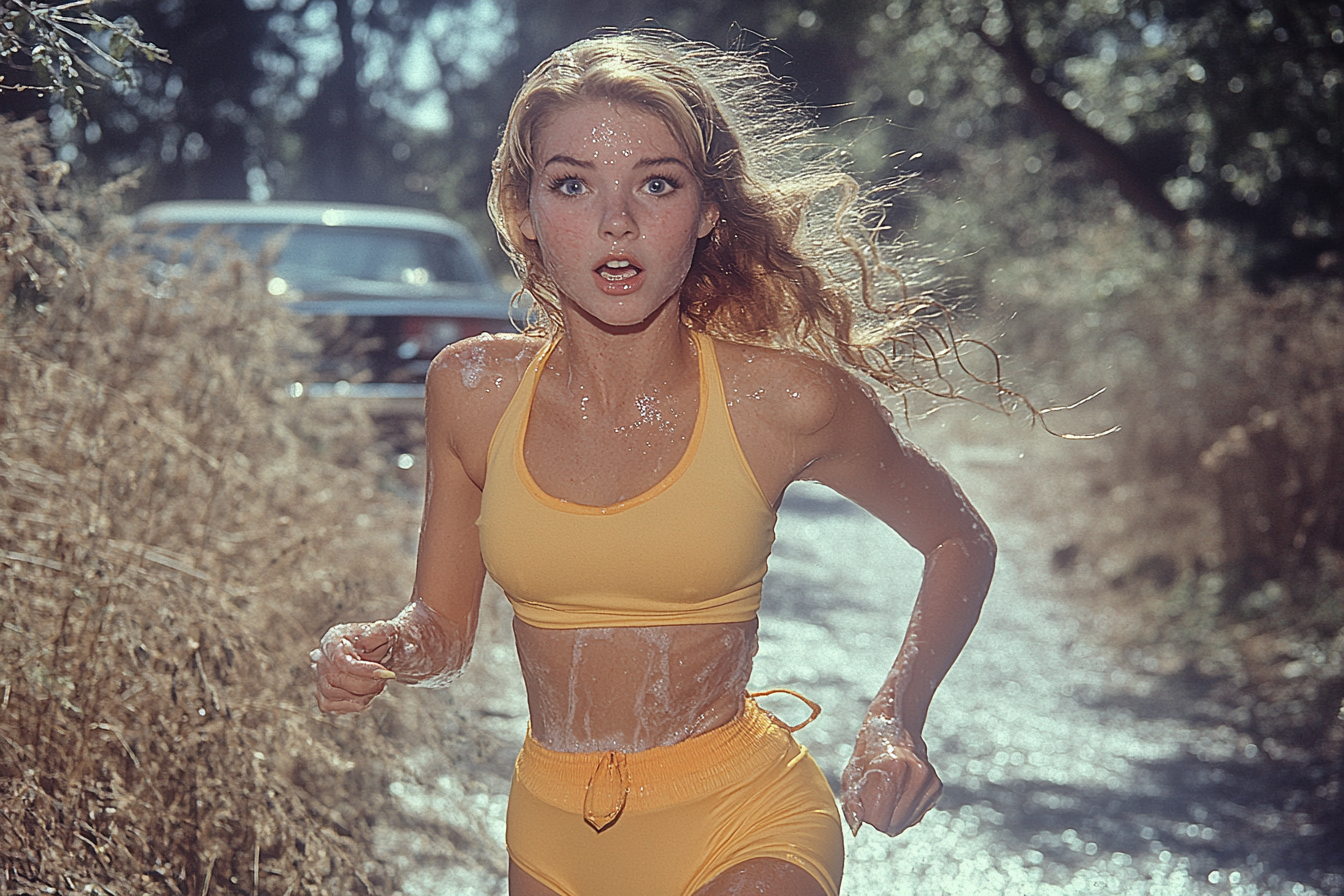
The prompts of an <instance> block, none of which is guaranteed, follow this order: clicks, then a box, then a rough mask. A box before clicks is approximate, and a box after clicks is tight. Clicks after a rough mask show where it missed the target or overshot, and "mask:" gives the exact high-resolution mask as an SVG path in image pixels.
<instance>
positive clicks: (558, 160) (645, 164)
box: [541, 155, 691, 171]
mask: <svg viewBox="0 0 1344 896" xmlns="http://www.w3.org/2000/svg"><path fill="white" fill-rule="evenodd" d="M557 164H559V165H572V166H574V167H575V168H584V169H591V168H596V167H597V165H596V164H595V163H593V162H590V161H582V160H580V159H576V158H574V157H573V156H567V155H554V156H551V157H550V158H549V159H547V160H546V164H544V165H542V166H541V167H542V168H549V167H551V166H552V165H557ZM635 165H636V167H638V168H658V167H660V166H662V165H680V166H681V167H682V168H685V169H686V170H687V171H690V170H691V166H690V165H688V164H686V162H685V161H683V160H682V159H679V158H677V157H676V156H659V157H658V158H656V159H640V160H639V161H638V162H636V163H635Z"/></svg>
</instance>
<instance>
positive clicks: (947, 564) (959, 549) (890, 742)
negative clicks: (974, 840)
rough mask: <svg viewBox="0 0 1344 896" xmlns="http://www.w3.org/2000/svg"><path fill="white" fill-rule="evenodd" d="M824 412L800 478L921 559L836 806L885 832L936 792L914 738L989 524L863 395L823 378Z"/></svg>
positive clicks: (963, 615) (950, 649)
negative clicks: (901, 630) (873, 521)
mask: <svg viewBox="0 0 1344 896" xmlns="http://www.w3.org/2000/svg"><path fill="white" fill-rule="evenodd" d="M832 376H833V389H834V392H833V394H834V399H835V404H834V409H833V410H834V412H833V414H832V415H831V416H830V418H829V419H828V421H827V422H826V423H825V424H824V425H823V426H822V427H821V428H820V429H818V430H817V431H816V433H815V434H814V435H813V436H811V437H809V439H808V442H809V449H810V450H809V456H811V457H812V458H813V459H812V460H811V461H810V462H809V463H808V465H807V467H806V469H805V470H804V471H803V472H802V474H801V476H800V477H799V478H806V479H813V480H816V481H818V482H821V483H823V484H825V485H828V486H830V487H831V488H833V489H835V490H836V491H837V492H839V493H840V494H842V495H845V496H846V497H848V498H850V499H851V500H853V501H854V502H855V503H857V504H859V505H860V506H862V507H864V508H865V509H866V510H868V511H869V512H871V513H872V514H874V515H875V516H877V517H878V518H879V519H881V520H882V521H883V522H885V523H887V524H888V525H889V526H891V527H892V528H893V529H894V530H895V531H896V532H897V533H899V534H900V535H901V536H902V537H903V538H904V539H905V540H906V541H908V542H909V543H910V544H911V545H913V546H914V547H915V548H916V549H918V550H919V551H920V552H921V553H922V554H923V555H924V575H923V580H922V583H921V585H920V589H919V594H918V596H917V598H916V601H915V608H914V611H913V613H912V615H911V618H910V621H909V624H908V626H907V628H906V631H905V637H904V640H903V642H902V644H901V648H900V651H899V653H898V654H897V656H896V660H895V663H894V664H893V665H892V668H891V671H890V673H889V674H888V675H887V678H886V680H885V681H884V682H883V685H882V687H881V689H880V690H879V691H878V693H877V695H876V696H875V697H874V698H873V700H872V702H871V704H870V705H869V708H868V713H867V716H866V718H865V720H864V723H863V725H862V727H861V729H860V731H859V736H858V740H857V743H856V746H855V750H854V757H853V759H852V760H851V761H850V763H849V765H848V767H847V768H846V769H845V773H844V778H843V786H844V794H843V798H842V807H843V809H844V812H845V816H846V818H847V819H848V821H849V824H850V827H851V828H852V829H853V830H854V831H855V832H857V831H858V828H859V827H860V825H862V824H863V823H864V822H867V823H869V824H871V825H873V826H874V827H876V828H878V829H879V830H882V831H885V832H886V833H888V834H891V835H895V834H897V833H900V832H901V831H902V830H904V829H906V828H908V827H910V826H911V825H913V824H915V823H916V822H918V821H919V819H920V818H922V817H923V815H924V813H925V812H927V811H928V810H929V809H930V808H931V807H932V806H933V804H934V803H935V802H936V800H937V798H938V794H939V793H940V792H941V791H942V782H941V781H939V780H938V776H937V774H936V772H935V771H934V770H933V768H932V766H931V765H930V764H929V761H928V754H927V749H926V747H925V745H924V740H923V736H922V732H923V729H924V721H925V718H926V717H927V715H928V710H929V704H930V701H931V700H932V699H933V694H934V692H935V691H936V690H937V688H938V685H939V684H940V683H941V682H942V680H943V678H944V677H945V676H946V675H947V672H948V670H949V669H950V668H951V666H952V663H953V662H954V661H955V660H956V658H957V656H958V655H959V654H960V653H961V650H962V648H963V647H964V646H965V644H966V641H967V639H968V638H969V637H970V634H971V631H972V629H973V628H974V627H975V624H976V621H977V620H978V619H979V616H980V608H981V605H982V604H983V602H984V599H985V595H986V593H987V592H988V590H989V584H990V579H991V578H992V577H993V573H994V560H995V554H996V547H995V544H994V539H993V537H992V536H991V535H990V532H989V529H988V527H986V526H985V523H984V521H983V520H982V519H981V518H980V515H979V514H978V513H977V512H976V511H975V509H974V508H973V507H972V506H971V504H970V502H969V501H967V500H966V497H965V496H964V495H963V494H962V492H961V490H960V488H958V486H957V484H956V483H955V482H954V481H953V480H952V478H951V477H950V476H948V475H947V473H946V472H945V471H944V470H943V469H942V468H941V467H939V466H938V465H937V464H935V463H933V461H931V460H930V459H929V458H928V457H927V456H925V455H924V454H923V453H922V452H920V451H919V450H918V449H917V448H915V447H914V446H912V445H910V444H909V443H908V442H906V441H905V440H904V439H902V438H901V437H900V436H899V435H898V434H897V433H896V432H895V431H894V430H893V428H892V427H891V425H890V423H889V422H888V419H887V416H886V414H885V413H884V412H883V410H882V409H881V407H880V405H879V404H878V403H877V401H876V399H875V397H874V396H872V395H871V392H870V391H869V390H867V389H865V388H864V387H863V386H861V385H860V384H859V383H858V382H856V381H854V380H852V379H851V378H849V377H848V376H844V375H840V374H833V375H832Z"/></svg>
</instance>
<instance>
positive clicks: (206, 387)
mask: <svg viewBox="0 0 1344 896" xmlns="http://www.w3.org/2000/svg"><path fill="white" fill-rule="evenodd" d="M43 136H44V135H43V134H42V133H41V132H40V131H39V130H38V128H37V127H36V126H34V125H32V124H31V123H17V124H15V123H0V284H4V285H5V286H7V287H9V289H8V298H7V300H6V301H5V302H4V304H3V305H2V306H0V489H2V491H0V625H2V627H0V815H3V818H4V823H3V824H0V893H10V892H16V893H17V892H38V891H41V892H94V893H101V892H106V893H118V894H131V893H135V894H160V893H162V894H190V896H202V894H207V893H247V894H263V893H266V894H270V893H273V894H277V896H280V894H289V893H296V894H297V893H322V894H343V893H390V892H393V891H395V890H396V888H397V874H396V869H395V867H393V866H391V865H390V864H388V863H387V862H385V861H383V860H381V859H378V858H376V857H375V856H374V855H373V852H372V849H371V844H372V838H373V829H374V826H375V824H380V825H384V826H386V825H388V824H392V825H395V824H396V823H397V819H398V817H399V811H398V807H397V806H396V805H395V804H394V801H393V799H392V798H391V797H390V796H388V795H387V794H388V784H389V782H390V781H392V780H394V779H398V778H406V777H408V776H411V775H413V774H414V772H413V771H412V770H410V769H408V768H407V767H406V764H405V762H404V761H403V760H402V759H401V756H403V755H408V754H409V753H410V752H411V750H412V749H413V748H414V747H415V746H416V745H417V744H420V743H425V742H429V741H431V740H432V739H433V738H434V737H435V731H436V729H437V726H436V725H435V724H434V722H433V718H434V712H435V711H436V710H437V711H438V712H442V711H443V710H442V706H443V704H442V703H435V702H433V698H434V695H432V694H404V695H403V699H401V700H399V701H394V702H393V703H392V705H391V706H390V707H387V708H380V709H379V710H378V711H377V712H375V713H374V715H373V717H372V718H371V719H370V718H366V719H360V720H358V721H357V722H355V723H350V722H349V721H333V720H327V719H323V718H321V717H320V716H319V714H318V713H317V712H316V710H315V707H314V706H313V702H312V699H311V683H310V680H309V675H310V673H309V670H308V661H307V651H308V650H309V648H310V647H311V646H312V645H313V644H314V643H315V642H316V639H317V637H318V636H319V635H320V633H321V632H322V631H323V630H324V629H325V628H326V626H327V625H329V624H330V623H331V622H333V621H336V620H337V619H348V618H370V617H371V616H372V615H374V614H385V613H388V612H390V611H394V610H395V608H396V607H397V606H398V605H399V604H400V603H401V602H403V601H404V599H405V595H406V594H407V593H408V588H409V580H410V576H411V572H412V562H413V561H412V552H411V547H412V546H411V545H410V544H409V543H408V539H411V538H413V537H414V534H415V531H416V523H417V519H416V510H417V508H415V507H413V506H412V504H411V503H410V502H407V501H406V500H405V498H404V497H403V496H398V495H395V494H393V493H392V492H391V491H389V490H387V489H386V488H383V487H382V486H383V485H385V484H388V483H390V482H391V481H392V478H391V477H392V476H393V472H392V471H389V470H388V468H387V465H386V464H385V463H384V461H383V459H382V457H381V456H380V455H379V454H378V453H377V452H376V451H375V450H373V447H372V446H373V444H374V431H373V428H372V426H371V425H370V423H369V420H368V419H367V417H366V416H364V415H363V414H362V413H360V412H359V411H358V409H352V408H349V407H330V408H324V407H322V406H320V405H317V404H305V403H304V402H299V401H294V400H292V399H289V398H288V397H287V396H286V395H285V394H284V391H283V387H284V385H285V384H286V383H287V382H289V381H290V380H292V379H293V378H295V375H296V373H297V371H295V370H294V369H293V364H294V362H293V361H291V360H290V359H291V358H292V357H293V355H294V353H295V352H296V351H297V350H298V349H299V348H301V347H302V345H303V344H304V339H305V337H304V336H303V334H302V331H301V330H300V329H299V328H298V327H297V325H296V324H295V322H294V321H293V320H291V319H289V318H288V317H286V316H285V315H283V314H282V313H280V312H279V311H278V309H277V308H276V307H275V306H274V304H273V302H272V301H268V300H267V297H266V294H265V290H264V289H262V288H261V282H260V280H259V279H258V274H257V272H256V271H255V270H254V269H252V268H251V267H249V266H248V265H247V264H245V263H244V262H242V261H241V260H240V259H238V258H231V257H229V256H227V255H225V254H219V253H215V254H212V253H209V252H201V253H199V254H198V255H197V256H196V261H195V262H194V263H193V265H192V267H191V269H189V270H186V271H183V272H181V273H180V274H179V275H177V276H175V277H174V278H172V279H171V280H168V281H166V282H164V283H161V284H159V285H158V286H157V287H154V288H151V287H150V286H148V285H147V283H146V280H145V278H144V276H143V271H144V259H140V258H135V257H124V256H121V257H119V256H118V255H117V254H116V253H114V252H110V251H108V249H107V246H108V241H107V239H106V237H107V235H108V234H107V233H106V232H105V229H104V228H103V226H102V223H103V222H104V221H106V220H111V219H110V218H109V217H108V216H107V215H106V214H105V211H106V209H107V208H108V207H109V206H110V204H111V203H112V198H111V197H110V196H109V195H102V196H91V197H84V198H83V199H77V198H76V197H74V196H72V195H70V194H68V193H66V192H64V191H63V189H62V188H61V186H60V185H59V180H60V174H61V173H62V171H61V166H60V165H59V163H53V162H52V160H51V159H50V157H49V155H48V154H47V152H46V150H45V148H44V146H43V142H42V140H43ZM416 719H428V720H430V721H429V722H428V723H420V722H417V721H416ZM389 731H390V732H394V733H395V735H396V739H395V741H394V740H392V739H391V738H389V737H388V736H387V735H386V734H385V733H384V732H389ZM446 753H447V754H448V755H446V756H445V757H444V760H443V761H444V763H445V767H451V762H452V758H453V757H452V755H451V753H452V751H451V750H447V751H446ZM405 823H406V824H407V825H411V824H414V825H415V826H416V827H417V828H418V829H419V832H420V833H422V834H425V835H428V837H430V838H431V839H432V840H433V841H434V842H435V843H437V844H438V848H439V849H440V851H441V854H440V858H441V859H444V860H450V861H458V862H463V863H486V864H490V863H492V862H493V863H496V864H497V862H498V859H497V858H492V857H491V856H492V855H493V853H492V852H491V850H490V849H489V848H487V847H485V846H483V845H482V844H481V843H480V842H479V837H478V835H476V834H474V833H471V832H464V831H460V830H455V829H452V828H450V827H448V826H447V825H446V824H444V825H437V826H436V825H435V824H434V823H433V822H427V821H424V820H423V819H421V820H416V821H414V822H412V821H410V820H407V821H406V822H405ZM445 857H447V858H445Z"/></svg>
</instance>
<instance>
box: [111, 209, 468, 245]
mask: <svg viewBox="0 0 1344 896" xmlns="http://www.w3.org/2000/svg"><path fill="white" fill-rule="evenodd" d="M135 220H136V222H137V223H143V224H155V223H157V224H276V225H286V224H308V225H326V226H328V227H381V228H386V229H390V230H421V231H429V232H432V233H443V234H447V235H449V236H454V237H457V238H458V239H462V240H466V241H468V242H470V241H471V238H470V236H469V235H468V232H467V229H466V228H465V227H463V226H462V225H461V224H459V223H457V222H456V221H454V220H452V219H451V218H448V217H445V216H444V215H441V214H439V213H437V212H431V211H425V210H424V209H418V208H407V207H404V206H394V205H363V204H358V203H345V202H270V201H268V202H249V201H247V200H233V199H181V200H173V201H169V202H155V203H152V204H150V205H147V206H145V207H144V208H142V209H141V210H140V211H139V212H137V213H136V215H135Z"/></svg>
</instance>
